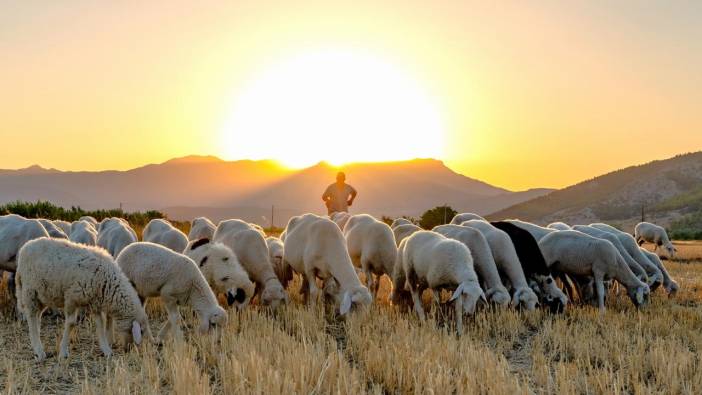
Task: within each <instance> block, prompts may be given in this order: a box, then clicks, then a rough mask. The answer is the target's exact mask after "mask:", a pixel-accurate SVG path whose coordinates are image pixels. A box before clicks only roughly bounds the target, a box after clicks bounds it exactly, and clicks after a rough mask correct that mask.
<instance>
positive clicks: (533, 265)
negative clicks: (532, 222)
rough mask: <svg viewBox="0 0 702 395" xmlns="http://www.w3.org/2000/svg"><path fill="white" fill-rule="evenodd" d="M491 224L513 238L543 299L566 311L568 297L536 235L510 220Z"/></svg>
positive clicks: (556, 310) (530, 278)
mask: <svg viewBox="0 0 702 395" xmlns="http://www.w3.org/2000/svg"><path fill="white" fill-rule="evenodd" d="M490 224H491V225H492V226H494V227H496V228H497V229H500V230H502V231H503V232H505V233H507V235H508V236H509V238H510V239H511V240H512V244H513V245H514V250H515V251H516V253H517V257H518V258H519V262H520V263H521V265H522V270H524V275H525V276H526V277H527V279H529V280H530V281H532V282H534V283H536V288H537V289H538V290H539V293H540V294H542V295H543V296H542V297H541V300H542V301H543V302H544V303H545V304H546V305H547V306H549V308H550V309H551V311H552V312H561V311H564V310H565V309H566V306H567V304H568V298H567V297H566V295H565V294H564V293H563V291H561V289H560V288H558V286H557V285H556V282H555V281H554V280H553V276H552V275H551V269H549V267H548V266H547V265H546V261H545V260H544V256H543V254H541V250H540V249H539V245H538V244H537V242H536V239H534V236H532V235H531V233H529V232H528V231H527V230H524V229H522V228H520V227H519V226H517V225H514V224H512V223H509V222H504V221H497V222H490Z"/></svg>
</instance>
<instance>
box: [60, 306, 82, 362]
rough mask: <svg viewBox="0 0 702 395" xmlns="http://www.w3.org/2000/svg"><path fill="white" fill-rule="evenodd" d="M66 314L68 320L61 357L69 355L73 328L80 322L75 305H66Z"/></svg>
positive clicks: (64, 330)
mask: <svg viewBox="0 0 702 395" xmlns="http://www.w3.org/2000/svg"><path fill="white" fill-rule="evenodd" d="M64 314H65V315H66V322H65V323H64V325H63V337H62V338H61V348H60V351H59V358H67V357H68V345H69V342H70V338H71V330H72V329H73V327H74V326H75V325H76V323H77V322H78V309H76V308H75V307H73V306H66V308H65V309H64Z"/></svg>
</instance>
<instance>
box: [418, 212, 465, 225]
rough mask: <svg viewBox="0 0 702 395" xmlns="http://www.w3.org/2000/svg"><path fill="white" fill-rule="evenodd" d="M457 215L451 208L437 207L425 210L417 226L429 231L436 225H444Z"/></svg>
mask: <svg viewBox="0 0 702 395" xmlns="http://www.w3.org/2000/svg"><path fill="white" fill-rule="evenodd" d="M456 214H458V213H457V212H456V210H454V209H453V208H451V206H437V207H434V208H433V209H431V210H427V211H425V212H424V214H422V216H421V218H420V219H419V226H421V227H422V228H424V229H431V228H433V227H435V226H438V225H444V224H447V223H449V222H450V221H451V219H452V218H453V217H454V216H455V215H456Z"/></svg>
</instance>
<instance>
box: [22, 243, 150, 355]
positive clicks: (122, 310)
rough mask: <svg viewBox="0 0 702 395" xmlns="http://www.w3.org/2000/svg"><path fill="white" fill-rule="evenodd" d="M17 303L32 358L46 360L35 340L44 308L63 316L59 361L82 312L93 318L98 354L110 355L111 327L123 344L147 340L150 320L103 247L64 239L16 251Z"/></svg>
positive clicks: (32, 244)
mask: <svg viewBox="0 0 702 395" xmlns="http://www.w3.org/2000/svg"><path fill="white" fill-rule="evenodd" d="M17 305H18V309H19V310H20V311H22V312H23V313H24V316H25V317H26V319H27V326H28V327H29V340H30V343H31V345H32V349H33V351H34V355H35V356H36V358H37V359H38V360H40V361H42V360H44V359H45V358H46V353H45V352H44V347H43V345H42V342H41V338H40V337H39V329H40V324H41V314H42V312H43V311H44V309H46V308H47V307H49V308H62V309H63V311H64V316H65V317H66V321H65V326H64V330H63V337H62V339H61V346H60V352H59V357H61V358H66V357H67V356H68V347H69V339H70V332H71V329H72V328H73V326H75V325H76V323H77V321H78V313H79V312H80V311H81V310H85V311H86V312H88V313H92V314H94V315H95V323H96V327H97V337H98V344H99V346H100V350H101V351H102V353H103V354H104V355H105V356H108V357H109V356H110V355H112V349H111V346H110V339H111V338H112V333H113V328H115V329H116V330H117V334H118V336H119V339H120V340H121V343H122V344H123V345H125V346H127V345H128V344H129V343H131V342H134V343H136V344H137V345H139V344H140V343H141V340H142V336H146V337H147V338H151V331H150V329H149V323H148V319H147V317H146V313H145V312H144V308H143V307H142V305H141V303H139V297H138V295H137V293H136V291H135V290H134V288H132V286H131V284H129V280H128V279H127V277H125V275H124V274H123V273H122V271H121V270H120V269H119V268H118V267H117V266H116V265H115V262H114V260H113V259H112V257H111V256H109V255H108V254H107V252H106V251H105V250H103V249H101V248H97V247H91V246H85V245H81V244H76V243H73V242H71V241H68V240H63V239H51V238H47V237H42V238H39V239H36V240H32V241H30V242H28V243H27V244H25V245H24V247H22V249H21V250H20V252H19V257H18V266H17Z"/></svg>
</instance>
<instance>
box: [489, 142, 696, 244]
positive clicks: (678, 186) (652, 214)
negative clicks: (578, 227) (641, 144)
mask: <svg viewBox="0 0 702 395" xmlns="http://www.w3.org/2000/svg"><path fill="white" fill-rule="evenodd" d="M642 208H643V210H644V213H645V215H646V219H647V220H651V221H655V222H657V223H660V224H663V225H665V226H667V225H669V224H670V223H671V222H673V221H678V220H680V219H683V218H684V217H685V216H688V215H692V214H694V213H696V212H698V211H699V210H701V209H702V152H695V153H689V154H684V155H678V156H675V157H673V158H670V159H665V160H657V161H653V162H650V163H647V164H644V165H640V166H631V167H627V168H625V169H621V170H617V171H614V172H611V173H608V174H605V175H602V176H599V177H595V178H593V179H591V180H587V181H584V182H581V183H579V184H576V185H573V186H570V187H568V188H564V189H561V190H558V191H553V192H551V193H549V194H547V195H544V196H540V197H537V198H534V199H531V200H528V201H525V202H522V203H518V204H516V205H513V206H511V207H508V208H506V209H503V210H500V211H497V212H495V213H493V214H491V215H490V216H489V217H490V218H492V219H499V218H521V219H523V220H527V221H533V222H537V223H542V224H546V223H549V222H552V221H565V222H568V223H573V224H580V223H591V222H596V221H606V222H610V223H615V224H620V225H621V226H622V227H623V228H627V230H629V229H628V228H630V227H631V225H632V224H633V223H635V222H638V220H640V218H641V211H642Z"/></svg>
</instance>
